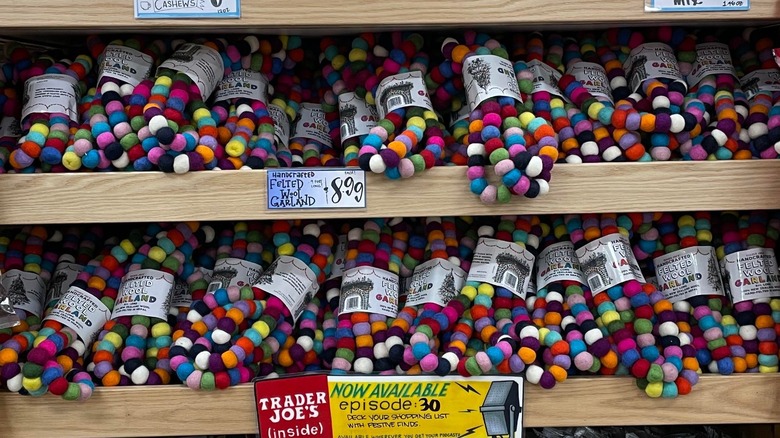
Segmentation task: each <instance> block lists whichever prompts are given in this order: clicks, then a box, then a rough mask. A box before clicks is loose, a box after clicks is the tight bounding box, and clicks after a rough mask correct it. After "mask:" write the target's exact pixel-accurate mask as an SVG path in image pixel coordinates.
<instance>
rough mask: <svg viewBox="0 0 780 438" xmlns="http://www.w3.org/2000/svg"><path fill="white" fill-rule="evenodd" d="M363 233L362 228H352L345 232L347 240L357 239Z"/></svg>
mask: <svg viewBox="0 0 780 438" xmlns="http://www.w3.org/2000/svg"><path fill="white" fill-rule="evenodd" d="M362 235H363V229H362V228H352V229H350V230H349V232H348V233H347V239H349V240H358V239H360V236H362Z"/></svg>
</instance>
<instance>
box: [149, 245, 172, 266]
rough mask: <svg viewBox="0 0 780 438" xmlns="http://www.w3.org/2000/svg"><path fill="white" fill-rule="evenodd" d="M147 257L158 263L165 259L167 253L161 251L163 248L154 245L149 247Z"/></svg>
mask: <svg viewBox="0 0 780 438" xmlns="http://www.w3.org/2000/svg"><path fill="white" fill-rule="evenodd" d="M148 257H149V258H150V259H152V260H154V261H156V262H158V263H162V262H163V261H165V258H166V257H168V254H166V253H165V251H163V249H162V248H160V247H159V246H154V247H152V248H151V249H149V254H148Z"/></svg>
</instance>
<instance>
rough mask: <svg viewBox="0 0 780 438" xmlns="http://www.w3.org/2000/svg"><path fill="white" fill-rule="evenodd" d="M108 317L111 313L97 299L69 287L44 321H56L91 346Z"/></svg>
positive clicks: (85, 292)
mask: <svg viewBox="0 0 780 438" xmlns="http://www.w3.org/2000/svg"><path fill="white" fill-rule="evenodd" d="M110 317H111V311H110V310H108V307H106V305H105V304H103V302H102V301H100V300H99V299H97V297H95V296H94V295H92V294H90V293H89V292H87V291H85V290H83V289H81V288H78V287H76V286H71V287H69V288H68V291H67V292H65V293H64V294H63V295H62V297H61V298H60V300H59V301H57V304H56V305H55V306H54V308H53V309H52V311H51V313H50V314H49V315H48V316H47V317H46V318H45V319H44V320H52V321H57V322H59V323H61V324H62V325H64V326H67V327H70V328H71V329H73V331H75V332H76V334H77V335H78V337H79V338H80V339H81V340H82V341H83V342H84V344H86V345H92V343H93V342H95V340H97V337H98V334H99V333H100V330H101V329H102V328H103V325H104V324H105V323H106V322H107V321H108V319H109V318H110Z"/></svg>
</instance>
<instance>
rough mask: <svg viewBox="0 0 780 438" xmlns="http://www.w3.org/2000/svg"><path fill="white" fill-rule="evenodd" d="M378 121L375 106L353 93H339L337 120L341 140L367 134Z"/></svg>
mask: <svg viewBox="0 0 780 438" xmlns="http://www.w3.org/2000/svg"><path fill="white" fill-rule="evenodd" d="M377 121H379V114H377V111H376V107H375V106H373V105H369V104H368V102H366V101H365V100H364V99H361V98H360V97H358V95H357V94H355V93H342V94H340V95H339V122H340V127H339V129H340V130H341V142H342V143H343V142H345V141H346V140H349V139H350V138H354V137H360V136H361V135H365V134H368V132H369V131H371V128H373V127H374V126H376V124H377Z"/></svg>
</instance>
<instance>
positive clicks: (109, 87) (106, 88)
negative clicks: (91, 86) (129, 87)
mask: <svg viewBox="0 0 780 438" xmlns="http://www.w3.org/2000/svg"><path fill="white" fill-rule="evenodd" d="M111 91H113V92H115V93H119V92H120V88H119V84H117V83H115V82H106V83H105V84H103V85H101V86H100V93H101V94H106V93H108V92H111Z"/></svg>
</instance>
